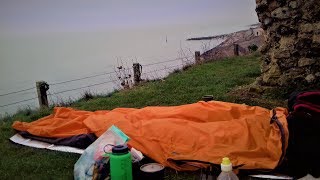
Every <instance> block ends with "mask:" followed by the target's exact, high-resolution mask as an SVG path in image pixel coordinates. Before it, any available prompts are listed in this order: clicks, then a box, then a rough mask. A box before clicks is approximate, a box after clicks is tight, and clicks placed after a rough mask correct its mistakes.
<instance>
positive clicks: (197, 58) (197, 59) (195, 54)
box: [194, 51, 201, 64]
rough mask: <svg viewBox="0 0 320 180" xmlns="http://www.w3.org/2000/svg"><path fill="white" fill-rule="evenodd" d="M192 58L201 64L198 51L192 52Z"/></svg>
mask: <svg viewBox="0 0 320 180" xmlns="http://www.w3.org/2000/svg"><path fill="white" fill-rule="evenodd" d="M194 59H195V60H196V64H201V58H200V51H196V52H195V53H194Z"/></svg>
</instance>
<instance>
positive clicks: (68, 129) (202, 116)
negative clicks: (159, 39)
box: [13, 101, 289, 170]
mask: <svg viewBox="0 0 320 180" xmlns="http://www.w3.org/2000/svg"><path fill="white" fill-rule="evenodd" d="M275 110H276V115H277V117H278V119H279V121H280V122H281V124H282V125H283V127H284V130H285V141H286V143H285V148H286V146H287V144H288V136H289V132H288V128H287V121H286V115H287V110H286V109H284V108H276V109H275ZM272 114H273V113H272V111H270V110H268V109H265V108H261V107H252V106H246V105H240V104H233V103H227V102H218V101H211V102H202V101H201V102H198V103H194V104H187V105H181V106H172V107H145V108H142V109H133V108H117V109H114V110H112V111H96V112H88V111H79V110H74V109H71V108H61V107H57V108H55V109H54V113H53V114H52V115H49V116H47V117H44V118H42V119H39V120H37V121H34V122H31V123H24V122H15V123H14V124H13V128H14V129H16V130H20V131H28V132H29V133H31V134H33V135H37V136H43V137H69V136H73V135H79V134H86V133H95V134H96V135H97V136H100V135H101V134H102V133H103V132H105V131H106V130H107V129H108V128H109V127H110V126H111V125H115V126H117V127H119V128H120V129H121V130H122V131H123V132H124V133H126V134H127V135H128V136H129V137H130V138H131V139H130V141H129V144H130V145H132V146H133V147H135V148H136V149H138V150H140V151H141V152H142V153H144V154H145V155H147V156H149V157H151V158H152V159H154V160H156V161H158V162H160V163H162V164H164V165H166V166H169V167H172V168H175V169H177V170H193V169H194V168H192V167H190V166H185V165H178V164H176V163H174V162H173V161H171V160H199V161H205V162H211V163H214V164H220V161H221V158H222V157H224V156H228V157H229V158H230V159H231V161H232V163H233V165H235V166H237V165H241V164H244V166H242V169H273V168H275V167H276V166H277V164H278V162H279V159H280V157H281V154H282V150H281V148H282V143H281V135H280V130H279V127H278V126H277V125H276V123H270V119H271V117H272Z"/></svg>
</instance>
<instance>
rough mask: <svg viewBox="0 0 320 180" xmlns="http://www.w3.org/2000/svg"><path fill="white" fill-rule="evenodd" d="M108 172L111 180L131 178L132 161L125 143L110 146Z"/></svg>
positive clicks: (129, 179) (128, 179)
mask: <svg viewBox="0 0 320 180" xmlns="http://www.w3.org/2000/svg"><path fill="white" fill-rule="evenodd" d="M110 173H111V179H112V180H132V161H131V154H130V152H129V148H128V146H127V145H117V146H114V147H113V148H112V154H110Z"/></svg>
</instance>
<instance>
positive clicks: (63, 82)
mask: <svg viewBox="0 0 320 180" xmlns="http://www.w3.org/2000/svg"><path fill="white" fill-rule="evenodd" d="M114 73H116V72H107V73H101V74H97V75H92V76H86V77H82V78H76V79H70V80H67V81H61V82H56V83H50V84H49V85H51V86H54V85H58V84H65V83H69V82H73V81H80V80H84V79H90V78H94V77H99V76H103V75H108V74H114Z"/></svg>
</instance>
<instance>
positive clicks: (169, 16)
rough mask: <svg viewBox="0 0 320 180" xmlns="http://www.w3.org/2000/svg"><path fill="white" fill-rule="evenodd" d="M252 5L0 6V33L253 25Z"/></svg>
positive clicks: (97, 1)
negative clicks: (204, 25)
mask: <svg viewBox="0 0 320 180" xmlns="http://www.w3.org/2000/svg"><path fill="white" fill-rule="evenodd" d="M254 9H255V0H157V1H155V0H0V33H2V35H4V34H15V33H18V34H24V33H41V32H75V31H76V32H77V31H103V30H110V29H128V28H146V27H147V28H150V27H162V26H170V25H172V26H179V25H195V26H196V25H198V24H199V25H201V24H202V25H203V24H206V25H207V27H209V26H219V27H224V26H225V27H231V26H237V27H239V26H245V25H249V24H250V23H256V22H257V16H256V13H255V11H254Z"/></svg>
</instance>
